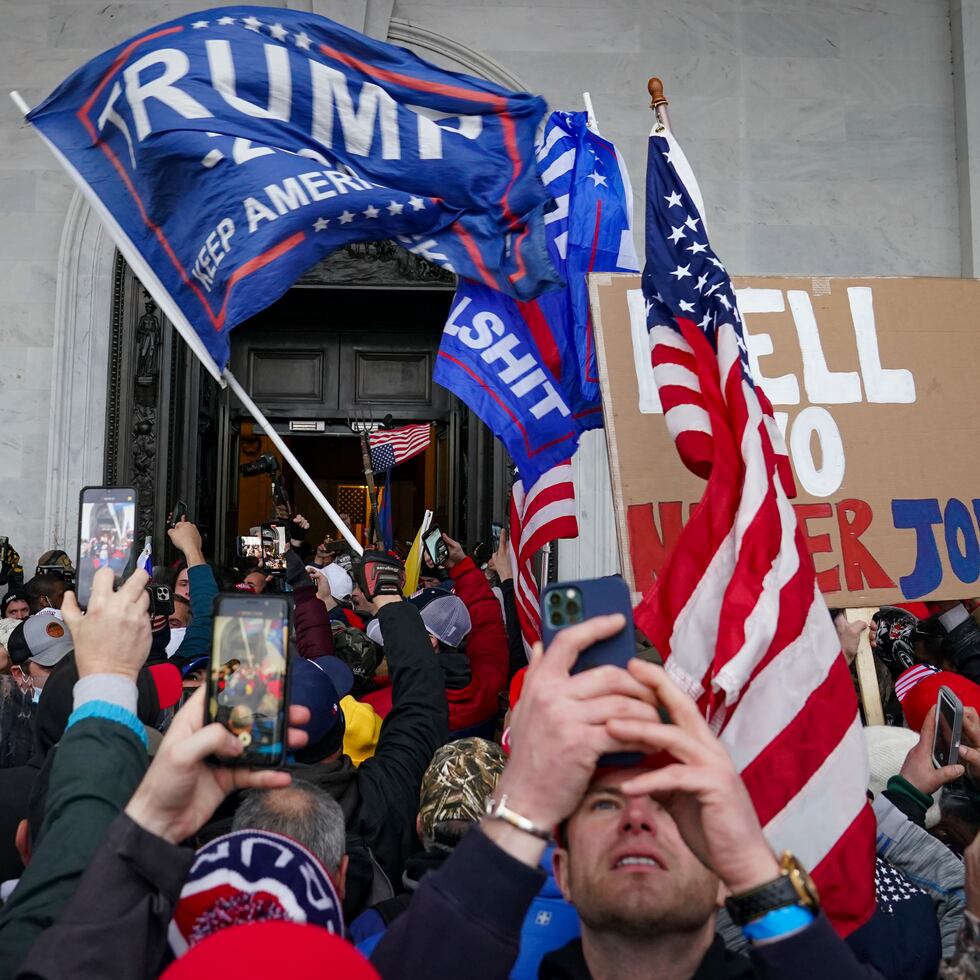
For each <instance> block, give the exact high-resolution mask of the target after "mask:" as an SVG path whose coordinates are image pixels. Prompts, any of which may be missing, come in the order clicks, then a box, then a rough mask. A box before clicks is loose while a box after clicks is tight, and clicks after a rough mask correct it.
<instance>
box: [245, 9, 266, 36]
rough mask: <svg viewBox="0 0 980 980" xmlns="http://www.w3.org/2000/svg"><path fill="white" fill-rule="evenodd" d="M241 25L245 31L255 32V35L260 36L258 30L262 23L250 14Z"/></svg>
mask: <svg viewBox="0 0 980 980" xmlns="http://www.w3.org/2000/svg"><path fill="white" fill-rule="evenodd" d="M242 25H243V26H244V28H245V30H247V31H255V33H256V34H261V33H262V32H261V30H260V28H261V27H262V21H260V20H259V19H258V17H254V16H252V15H251V14H250V15H249V16H248V17H246V18H245V19H244V20H243V21H242Z"/></svg>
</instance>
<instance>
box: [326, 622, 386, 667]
mask: <svg viewBox="0 0 980 980" xmlns="http://www.w3.org/2000/svg"><path fill="white" fill-rule="evenodd" d="M330 625H331V628H332V629H333V651H334V654H335V655H336V656H338V657H340V659H341V660H343V661H344V663H345V664H347V666H348V667H350V669H351V671H352V672H353V674H354V678H355V679H356V680H359V681H369V680H370V679H371V678H372V677H374V672H375V671H376V670H377V669H378V664H379V663H380V661H381V658H382V656H383V654H382V652H381V648H380V647H379V646H378V645H377V643H375V642H374V640H372V639H370V638H369V637H368V635H367V634H366V633H365V632H364V631H363V630H359V629H356V628H355V627H353V626H344V625H343V624H342V623H337V622H334V623H331V624H330Z"/></svg>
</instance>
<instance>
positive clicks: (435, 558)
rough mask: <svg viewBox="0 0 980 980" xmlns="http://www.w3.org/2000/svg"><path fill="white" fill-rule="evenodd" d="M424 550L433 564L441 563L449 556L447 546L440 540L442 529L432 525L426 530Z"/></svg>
mask: <svg viewBox="0 0 980 980" xmlns="http://www.w3.org/2000/svg"><path fill="white" fill-rule="evenodd" d="M425 551H426V554H427V555H428V556H429V558H430V560H431V561H432V564H433V565H441V564H442V563H443V562H444V561H445V560H446V559H447V558H448V557H449V548H448V547H447V546H446V542H445V541H443V540H442V531H440V530H439V528H437V527H434V528H431V529H430V530H429V531H427V532H426V535H425Z"/></svg>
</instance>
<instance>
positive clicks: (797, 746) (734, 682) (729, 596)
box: [636, 126, 875, 935]
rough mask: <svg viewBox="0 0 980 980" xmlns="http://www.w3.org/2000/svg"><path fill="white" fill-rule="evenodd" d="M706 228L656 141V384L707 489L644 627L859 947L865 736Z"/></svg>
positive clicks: (666, 143)
mask: <svg viewBox="0 0 980 980" xmlns="http://www.w3.org/2000/svg"><path fill="white" fill-rule="evenodd" d="M703 215H704V208H703V205H702V204H701V198H700V191H699V190H698V187H697V182H696V181H695V180H694V175H693V173H692V172H691V169H690V165H689V164H688V162H687V160H686V159H685V157H684V154H683V152H682V151H681V149H680V147H679V145H678V144H677V142H676V141H675V140H674V138H673V136H672V135H671V134H670V133H669V131H667V130H666V129H665V128H664V127H662V126H657V127H655V128H654V131H653V132H652V133H651V134H650V144H649V149H648V163H647V218H646V234H647V243H646V245H647V261H646V266H645V268H644V271H643V292H644V295H645V297H646V301H647V327H648V329H649V332H650V350H651V359H652V362H653V373H654V377H655V379H656V382H657V387H658V389H659V392H660V398H661V402H662V404H663V408H664V415H665V420H666V423H667V427H668V429H669V431H670V433H671V435H672V437H673V439H674V441H675V442H676V444H677V450H678V453H679V454H680V456H681V458H682V460H683V461H684V463H685V464H686V465H687V467H688V468H689V469H691V470H692V471H693V472H695V473H697V474H698V475H700V476H702V477H705V478H706V479H707V485H706V487H705V490H704V495H703V497H702V500H701V503H700V505H699V506H698V508H697V510H696V511H695V512H694V513H693V514H692V515H691V519H690V520H689V521H688V523H687V524H686V525H685V527H684V529H683V531H682V532H681V535H680V537H679V539H678V540H677V542H676V544H675V546H674V548H673V549H672V551H671V553H670V554H669V555H668V557H667V561H666V562H665V564H664V565H663V568H662V570H661V573H660V577H659V579H658V580H657V582H655V583H654V585H653V586H652V587H651V589H650V591H649V592H648V593H647V595H646V596H645V597H644V599H643V601H642V603H641V604H640V606H639V607H638V608H637V612H636V621H637V624H638V625H639V626H640V627H641V628H642V629H643V630H644V631H645V632H646V634H647V636H648V637H649V638H650V640H651V641H652V642H653V643H654V645H655V646H656V647H657V649H658V650H659V651H660V652H661V654H663V656H664V658H665V660H666V661H667V669H668V671H669V672H670V674H671V675H672V676H673V677H674V679H675V680H677V681H678V682H679V683H680V684H681V685H682V686H683V687H684V688H685V689H686V690H687V691H688V692H689V693H690V694H691V696H692V697H694V698H695V699H696V700H697V701H698V703H699V706H700V707H701V708H702V710H703V712H704V714H705V716H706V717H707V718H708V720H709V721H710V723H711V725H712V727H713V729H714V730H715V731H716V732H718V733H719V736H720V738H721V740H722V742H723V743H724V744H725V746H726V748H727V749H728V751H729V753H730V754H731V756H732V758H733V760H734V762H735V765H736V767H737V769H738V771H739V772H740V773H741V776H742V779H743V781H744V782H745V784H746V786H747V787H748V790H749V793H750V794H751V796H752V800H753V802H754V804H755V807H756V811H757V812H758V814H759V819H760V821H761V823H762V826H763V828H764V829H765V832H766V835H767V837H768V838H769V840H770V842H771V843H772V845H773V846H774V848H776V849H777V850H782V849H789V850H792V851H793V852H794V853H795V854H796V855H797V857H798V858H799V859H800V860H801V861H802V862H803V864H804V865H806V866H807V867H808V868H809V869H810V870H811V872H812V873H813V876H814V878H815V879H816V882H817V885H818V886H819V889H820V894H821V898H822V900H823V906H824V908H825V910H826V911H827V914H828V916H829V917H830V919H831V921H832V922H833V923H834V925H835V927H836V928H837V929H838V931H839V932H841V933H842V934H844V935H846V934H847V933H849V932H851V931H853V929H855V928H856V927H857V926H859V925H861V924H862V923H863V922H864V921H866V920H867V918H868V917H869V916H870V915H871V913H872V912H873V910H874V903H875V890H874V851H875V848H874V845H875V819H874V815H873V813H872V812H871V809H870V807H869V806H868V805H867V798H866V795H865V794H866V790H867V785H868V783H867V757H866V750H865V747H864V741H863V737H862V733H861V723H860V720H859V718H858V714H857V703H856V700H855V696H854V688H853V686H852V684H851V678H850V674H849V672H848V669H847V665H846V663H845V662H844V658H843V657H842V656H841V653H840V643H839V641H838V638H837V634H836V631H835V629H834V627H833V625H832V623H831V620H830V616H829V615H828V612H827V606H826V605H825V603H824V600H823V597H822V595H821V594H820V593H819V591H818V590H817V588H816V581H815V575H814V570H813V563H812V561H811V559H810V554H809V551H808V549H807V546H806V543H805V540H804V538H803V536H802V534H801V533H800V529H799V527H798V526H797V521H796V515H795V513H794V510H793V507H792V505H791V504H790V503H789V495H790V494H792V493H793V492H794V491H793V488H792V477H791V475H790V471H789V465H788V459H787V457H786V451H785V447H784V446H783V443H782V438H781V437H780V435H779V432H778V430H777V429H776V427H775V424H774V423H773V421H772V409H771V406H770V405H769V402H768V400H766V398H765V396H764V395H763V394H762V393H761V392H760V391H759V390H757V389H756V387H755V384H754V382H753V379H752V375H751V372H750V370H749V363H748V358H747V356H746V349H745V341H744V338H743V331H742V320H741V317H740V316H739V312H738V308H737V306H736V302H735V291H734V289H733V287H732V283H731V281H730V280H729V278H728V274H727V273H726V271H725V267H724V266H723V265H722V264H721V262H720V261H719V260H718V257H717V255H715V253H714V251H713V250H712V249H711V246H710V244H709V243H708V237H707V234H706V233H705V228H704V219H703Z"/></svg>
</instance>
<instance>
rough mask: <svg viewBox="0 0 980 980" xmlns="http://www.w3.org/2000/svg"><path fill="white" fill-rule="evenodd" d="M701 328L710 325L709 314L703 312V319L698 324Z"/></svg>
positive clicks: (704, 328)
mask: <svg viewBox="0 0 980 980" xmlns="http://www.w3.org/2000/svg"><path fill="white" fill-rule="evenodd" d="M698 326H699V327H700V328H701V329H702V330H707V329H708V327H710V326H711V314H710V313H705V315H704V319H703V320H702V321H701V322H700V323H699V324H698Z"/></svg>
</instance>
